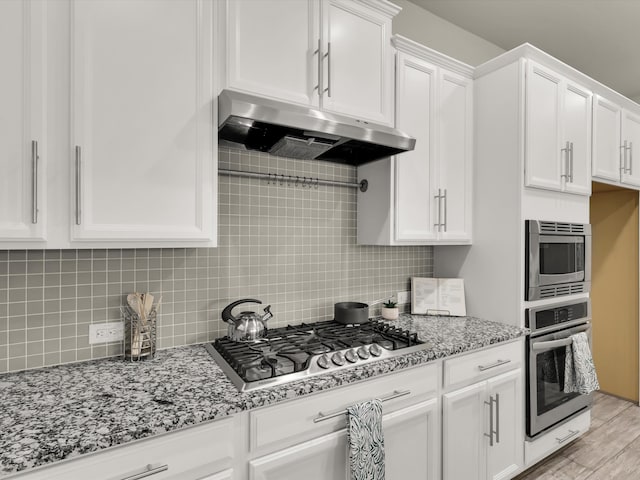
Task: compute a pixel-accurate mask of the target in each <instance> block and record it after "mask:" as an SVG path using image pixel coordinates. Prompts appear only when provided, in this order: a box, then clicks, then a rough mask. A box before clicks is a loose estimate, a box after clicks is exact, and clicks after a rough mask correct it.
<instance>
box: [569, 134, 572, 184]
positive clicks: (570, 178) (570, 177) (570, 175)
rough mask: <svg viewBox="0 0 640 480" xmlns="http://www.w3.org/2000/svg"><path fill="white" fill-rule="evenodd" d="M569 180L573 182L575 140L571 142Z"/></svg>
mask: <svg viewBox="0 0 640 480" xmlns="http://www.w3.org/2000/svg"><path fill="white" fill-rule="evenodd" d="M569 167H570V168H569V172H570V173H569V181H570V182H571V183H573V142H570V143H569Z"/></svg>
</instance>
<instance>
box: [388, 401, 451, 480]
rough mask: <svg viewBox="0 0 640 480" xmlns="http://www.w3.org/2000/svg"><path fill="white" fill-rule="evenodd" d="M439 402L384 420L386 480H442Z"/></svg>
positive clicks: (421, 405) (411, 408)
mask: <svg viewBox="0 0 640 480" xmlns="http://www.w3.org/2000/svg"><path fill="white" fill-rule="evenodd" d="M438 407H439V405H438V400H437V399H435V398H434V399H432V400H428V401H426V402H422V403H419V404H417V405H413V406H411V407H408V408H405V409H403V410H399V411H397V412H393V413H389V414H387V415H385V416H384V418H383V428H384V445H385V475H386V477H387V478H389V479H391V480H393V479H403V478H419V479H421V480H436V479H437V478H440V454H439V453H440V448H439V447H440V424H439V421H438V411H439V408H438Z"/></svg>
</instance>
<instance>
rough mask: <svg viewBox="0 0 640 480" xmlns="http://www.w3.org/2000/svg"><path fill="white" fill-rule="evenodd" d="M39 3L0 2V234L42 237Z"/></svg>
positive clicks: (13, 237)
mask: <svg viewBox="0 0 640 480" xmlns="http://www.w3.org/2000/svg"><path fill="white" fill-rule="evenodd" d="M44 9H45V7H44V4H43V3H42V2H40V1H31V2H26V1H24V0H6V1H4V0H3V1H2V2H0V62H2V88H0V105H1V107H0V240H8V241H20V242H22V241H32V240H36V241H37V240H44V226H45V220H46V209H45V200H46V199H45V194H46V191H45V189H44V182H45V180H46V175H45V161H46V157H45V156H44V155H43V150H44V121H45V118H44V116H45V109H44V101H45V99H44V78H45V73H46V72H45V52H44V41H45V38H44V35H43V32H45V31H46V30H45V28H44V25H43V21H44ZM38 153H39V155H40V159H38V158H37V157H38Z"/></svg>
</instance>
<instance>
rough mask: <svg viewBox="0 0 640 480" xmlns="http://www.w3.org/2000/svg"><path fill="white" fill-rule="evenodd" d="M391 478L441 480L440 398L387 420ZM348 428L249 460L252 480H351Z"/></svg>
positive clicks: (388, 475) (388, 416)
mask: <svg viewBox="0 0 640 480" xmlns="http://www.w3.org/2000/svg"><path fill="white" fill-rule="evenodd" d="M382 428H383V433H384V444H385V477H386V478H387V479H389V480H402V479H407V478H416V479H417V478H419V479H425V480H435V479H437V478H439V460H438V458H439V455H438V452H439V437H440V435H439V432H440V430H439V421H438V400H437V398H433V399H431V400H428V401H425V402H420V403H418V404H416V405H413V406H410V407H407V408H404V409H402V410H399V411H396V412H393V413H389V414H386V415H384V416H383V417H382ZM348 455H349V443H348V438H347V430H346V429H343V430H340V431H338V432H335V433H330V434H328V435H324V436H322V437H320V438H317V439H314V440H311V441H309V442H305V443H303V444H301V445H296V446H295V447H291V448H287V449H285V450H281V451H278V452H276V453H273V454H271V455H266V456H264V457H261V458H258V459H256V460H252V461H251V462H249V479H250V480H298V479H299V478H301V477H304V478H305V479H306V480H326V479H332V480H349V479H350V478H351V476H350V474H349V457H348Z"/></svg>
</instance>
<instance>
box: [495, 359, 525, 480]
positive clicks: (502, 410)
mask: <svg viewBox="0 0 640 480" xmlns="http://www.w3.org/2000/svg"><path fill="white" fill-rule="evenodd" d="M487 383H488V386H489V395H491V396H493V397H494V398H498V402H497V403H496V404H495V407H494V408H495V420H494V421H495V425H496V427H497V430H498V435H497V437H494V438H495V440H494V444H493V446H490V447H489V448H488V455H487V479H490V480H502V479H508V478H511V477H512V473H513V472H515V471H516V470H518V469H519V468H520V467H521V466H522V464H523V461H524V458H523V457H524V433H523V429H522V423H523V418H524V416H523V412H522V404H523V399H522V369H517V370H512V371H511V372H508V373H504V374H502V375H498V376H497V377H494V378H492V379H490V380H488V382H487Z"/></svg>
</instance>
